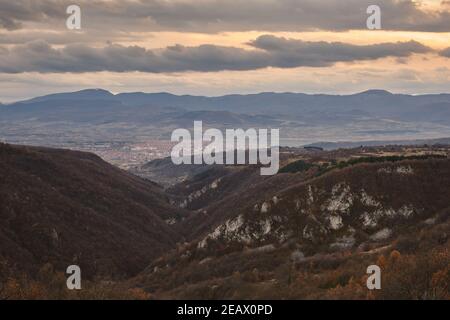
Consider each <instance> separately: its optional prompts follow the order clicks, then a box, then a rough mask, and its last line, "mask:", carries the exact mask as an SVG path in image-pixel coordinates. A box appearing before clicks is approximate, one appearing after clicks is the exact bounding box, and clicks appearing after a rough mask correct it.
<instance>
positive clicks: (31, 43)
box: [0, 0, 450, 102]
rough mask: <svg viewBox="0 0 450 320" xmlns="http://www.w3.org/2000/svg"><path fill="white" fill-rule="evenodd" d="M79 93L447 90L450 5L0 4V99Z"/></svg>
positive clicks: (189, 0)
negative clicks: (73, 22)
mask: <svg viewBox="0 0 450 320" xmlns="http://www.w3.org/2000/svg"><path fill="white" fill-rule="evenodd" d="M72 4H75V5H78V6H79V7H80V9H81V29H80V30H70V29H68V28H67V26H66V20H67V18H68V17H69V15H68V14H67V13H66V9H67V7H68V6H69V5H72ZM370 5H378V6H379V7H380V9H381V27H382V28H381V30H369V29H368V28H367V24H366V20H367V18H368V17H369V14H367V12H366V10H367V8H368V7H369V6H370ZM86 88H103V89H107V90H109V91H111V92H114V93H118V92H136V91H142V92H162V91H164V92H171V93H174V94H192V95H206V96H218V95H224V94H231V93H256V92H268V91H270V92H288V91H289V92H305V93H332V94H350V93H355V92H361V91H364V90H369V89H385V90H389V91H391V92H396V93H409V94H424V93H442V92H450V0H444V1H442V0H427V1H425V0H424V1H412V0H245V1H244V0H239V1H238V0H147V1H145V0H71V1H66V0H15V1H10V0H0V102H11V101H17V100H21V99H25V98H30V97H35V96H38V95H44V94H48V93H55V92H67V91H76V90H81V89H86Z"/></svg>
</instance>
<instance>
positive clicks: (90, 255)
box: [0, 144, 182, 278]
mask: <svg viewBox="0 0 450 320" xmlns="http://www.w3.org/2000/svg"><path fill="white" fill-rule="evenodd" d="M181 211H182V210H174V209H173V208H172V207H171V206H170V205H169V204H168V199H167V197H166V196H165V195H164V193H163V192H162V190H161V188H160V187H159V186H157V185H156V184H153V183H151V182H148V181H144V180H142V179H140V178H137V177H135V176H133V175H131V174H129V173H126V172H124V171H122V170H119V169H117V168H115V167H113V166H111V165H109V164H107V163H106V162H104V161H103V160H101V159H100V158H99V157H97V156H95V155H92V154H88V153H81V152H74V151H67V150H53V149H45V148H32V147H19V146H11V145H5V144H1V145H0V221H1V223H0V239H1V240H0V260H1V261H2V262H3V263H5V261H6V263H7V265H8V266H9V267H8V269H9V270H10V271H12V270H19V271H23V272H26V273H29V274H33V273H35V272H36V270H38V269H39V268H40V267H41V266H42V265H43V264H46V263H51V264H52V265H54V267H55V268H56V269H57V270H65V268H66V267H67V266H68V265H70V264H78V265H80V266H81V268H82V270H83V274H84V275H85V276H86V277H93V276H96V277H105V278H114V277H125V276H130V275H133V274H135V273H137V272H139V271H141V270H142V269H143V268H144V267H145V266H146V265H147V264H148V263H149V261H151V260H152V259H153V258H156V257H158V256H159V255H160V254H162V253H163V252H165V251H166V250H168V249H170V248H172V247H173V246H174V244H175V242H177V241H178V240H179V239H180V237H179V236H178V234H177V233H176V232H175V231H174V230H173V229H172V228H171V227H170V226H169V225H168V224H167V223H166V222H165V221H164V220H167V219H170V218H173V217H174V216H176V215H178V214H179V213H180V212H181ZM3 276H4V275H3Z"/></svg>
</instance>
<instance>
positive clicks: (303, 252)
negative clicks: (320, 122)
mask: <svg viewBox="0 0 450 320" xmlns="http://www.w3.org/2000/svg"><path fill="white" fill-rule="evenodd" d="M296 175H297V174H290V173H285V174H279V175H278V176H276V177H273V178H272V179H275V180H272V179H268V180H267V181H266V182H265V183H264V182H261V184H260V185H259V186H258V188H257V189H256V190H253V191H254V192H253V194H252V196H251V197H250V196H248V195H244V196H243V197H244V199H245V200H244V201H240V200H239V197H240V195H235V197H234V198H233V197H229V198H227V199H226V201H224V202H222V205H224V209H223V211H221V210H220V208H218V209H217V210H218V211H217V212H220V213H221V214H225V216H224V217H222V219H223V220H222V219H221V218H219V216H220V215H219V214H218V213H217V212H214V216H215V220H213V221H216V224H215V225H210V227H209V230H210V231H209V232H205V230H207V229H208V228H206V229H203V228H201V229H197V231H198V233H194V234H195V236H194V237H195V239H193V240H192V241H191V242H190V243H186V244H184V245H182V246H179V247H178V248H177V250H175V251H173V252H171V253H170V254H167V255H165V256H163V257H161V258H160V259H158V260H156V261H155V262H154V263H152V264H151V265H150V266H149V267H148V268H147V270H146V271H145V272H143V273H142V274H140V275H139V276H138V277H137V278H136V279H135V280H134V281H133V284H134V285H141V286H142V287H143V288H144V289H146V290H147V291H148V292H151V293H153V294H155V295H156V296H159V297H175V298H210V299H211V298H214V299H215V298H287V297H290V298H307V297H315V298H317V297H327V298H330V297H331V295H332V294H333V293H336V291H333V290H334V289H335V288H338V286H340V287H344V286H349V287H348V291H349V292H353V294H354V295H353V296H351V297H352V298H355V297H357V298H367V297H368V296H369V295H368V296H366V294H368V293H367V290H365V291H364V290H363V289H364V285H362V284H360V283H359V280H358V281H357V282H358V284H357V285H356V284H355V283H356V282H355V281H356V279H360V278H362V277H363V276H364V275H365V271H366V268H367V266H369V265H370V264H373V263H376V262H377V259H378V257H379V255H380V254H381V255H382V254H390V252H391V251H393V250H394V249H395V250H400V251H401V254H408V255H411V257H408V259H410V260H407V261H409V262H408V266H405V268H406V267H408V268H412V269H414V268H415V267H413V266H414V265H417V264H419V265H420V264H422V263H425V262H424V261H427V260H429V266H428V267H427V268H429V269H422V272H423V273H424V277H425V274H426V277H429V278H427V279H428V280H426V281H429V282H426V283H424V282H420V283H419V281H418V282H417V287H414V285H416V284H414V283H413V284H412V285H411V286H412V287H413V289H414V290H415V289H417V290H418V292H419V291H420V290H422V287H427V286H429V284H430V283H431V280H430V279H431V278H432V276H433V273H436V272H440V271H442V272H445V268H446V267H448V265H449V264H450V255H449V254H448V249H449V242H448V240H449V237H448V234H449V232H450V224H449V222H448V218H449V213H450V200H449V199H450V161H449V160H448V159H423V160H401V161H395V162H393V161H392V162H391V161H385V162H379V163H359V164H355V165H353V166H348V167H345V168H343V169H335V170H331V171H329V172H327V173H323V174H320V175H314V177H310V178H308V177H307V176H303V178H300V177H297V181H298V182H297V183H294V184H292V182H293V180H291V181H290V183H291V184H290V186H289V187H288V188H284V189H283V187H284V185H283V184H282V183H281V181H286V180H289V179H292V177H293V176H296ZM275 181H279V182H280V184H279V185H278V189H276V188H274V189H272V191H271V192H270V191H269V192H260V191H258V190H261V191H263V190H264V188H266V190H267V189H268V190H270V187H267V186H265V184H266V183H269V182H275ZM273 190H276V191H273ZM227 204H228V206H227ZM216 208H217V207H216ZM208 209H210V208H208ZM207 219H208V218H207V217H203V221H205V220H207ZM187 221H189V219H187ZM197 221H200V220H197ZM182 223H186V222H182ZM210 223H213V222H210ZM206 224H208V223H207V222H206ZM434 250H437V251H436V252H435V251H434ZM393 254H394V255H396V254H397V253H393ZM434 254H436V255H437V258H436V259H434V258H433V259H432V258H431V256H433V255H434ZM433 257H434V256H433ZM415 259H417V261H416V260H415ZM414 261H416V262H414ZM405 263H406V262H405ZM412 269H411V270H412ZM441 269H442V270H441ZM413 271H414V272H419V271H420V270H416V269H414V270H413ZM413 271H411V274H413V273H412V272H413ZM393 272H394V271H393ZM427 272H428V273H427ZM397 273H398V272H397ZM393 274H394V275H395V272H394V273H393ZM414 274H415V273H414ZM390 276H391V275H390ZM406 276H410V275H405V277H406ZM422 278H423V277H422ZM422 278H421V279H422ZM294 279H300V280H294ZM350 279H353V280H350ZM352 281H353V282H352ZM393 281H394V280H393ZM395 281H405V280H404V279H401V280H399V279H397V280H395ZM424 281H425V280H424ZM354 285H355V286H354ZM444 285H445V283H444ZM352 286H354V287H352ZM398 287H399V290H400V284H398ZM305 288H308V290H311V291H310V292H305ZM352 288H353V289H355V288H357V289H358V290H360V289H361V290H363V291H357V290H356V289H355V290H353V289H352ZM328 289H333V290H332V291H328ZM391 289H392V290H395V286H393V287H392V288H391ZM336 290H337V289H336ZM423 290H424V291H423V292H421V291H420V292H419V293H417V294H418V296H417V297H419V295H420V294H425V292H426V294H428V291H427V290H428V289H423ZM361 292H362V293H361ZM408 292H413V291H412V289H411V290H410V291H408ZM347 293H348V292H345V294H347ZM342 294H344V293H342ZM383 294H386V295H388V296H387V297H390V296H389V295H390V294H392V295H393V296H394V297H397V298H398V297H409V298H411V296H407V295H406V293H405V295H401V294H400V293H398V294H396V293H395V292H393V291H392V292H389V291H388V292H383ZM402 294H403V293H402ZM408 294H409V293H408ZM443 294H444V296H445V294H447V293H445V292H444V293H443ZM411 295H412V293H411Z"/></svg>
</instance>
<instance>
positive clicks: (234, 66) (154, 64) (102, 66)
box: [0, 35, 432, 73]
mask: <svg viewBox="0 0 450 320" xmlns="http://www.w3.org/2000/svg"><path fill="white" fill-rule="evenodd" d="M250 46H252V47H253V49H251V50H247V49H242V48H236V47H225V46H217V45H200V46H196V47H186V46H182V45H176V46H170V47H167V48H163V49H157V50H149V49H146V48H143V47H139V46H123V45H117V44H109V45H107V46H105V47H101V48H98V47H90V46H87V45H85V44H70V45H67V46H64V47H62V48H59V47H53V46H51V45H50V44H48V43H47V42H45V41H42V40H37V41H33V42H29V43H26V44H23V45H16V46H13V47H12V48H8V47H3V48H2V47H0V51H1V54H0V72H3V73H23V72H39V73H51V72H72V73H81V72H100V71H111V72H133V71H140V72H147V73H173V72H186V71H199V72H214V71H224V70H257V69H263V68H268V67H276V68H296V67H326V66H331V65H333V64H335V63H337V62H354V61H362V60H376V59H380V58H386V57H397V58H399V57H408V56H410V55H412V54H414V53H417V54H421V53H427V52H430V51H432V49H430V48H429V47H426V46H424V45H422V44H420V43H419V42H416V41H409V42H396V43H380V44H374V45H362V46H359V45H353V44H347V43H342V42H305V41H302V40H296V39H287V38H281V37H275V36H270V35H265V36H261V37H259V38H257V39H256V40H254V41H252V42H251V43H250Z"/></svg>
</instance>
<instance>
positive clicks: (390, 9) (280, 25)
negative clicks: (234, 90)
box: [0, 0, 450, 33]
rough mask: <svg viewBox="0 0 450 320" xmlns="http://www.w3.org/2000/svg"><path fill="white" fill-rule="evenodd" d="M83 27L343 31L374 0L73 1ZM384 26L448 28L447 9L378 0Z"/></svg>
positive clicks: (1, 18) (28, 5)
mask: <svg viewBox="0 0 450 320" xmlns="http://www.w3.org/2000/svg"><path fill="white" fill-rule="evenodd" d="M72 2H73V1H68V0H15V1H7V2H6V1H2V3H1V4H0V12H1V13H0V26H3V27H4V28H7V29H15V28H19V27H21V26H22V27H23V26H25V24H26V23H27V22H39V23H42V24H47V25H48V26H50V25H55V19H59V20H61V23H59V25H60V27H61V28H63V25H64V24H63V23H62V21H63V20H62V19H64V17H65V7H67V5H69V4H72ZM77 4H78V5H80V6H81V8H82V12H83V25H84V26H85V27H86V28H88V29H91V30H94V29H95V30H98V29H103V30H109V31H110V32H111V33H114V32H119V31H127V32H131V31H143V30H146V31H179V32H224V31H250V30H258V31H271V32H272V31H273V32H276V31H305V30H331V31H345V30H351V29H366V19H367V14H366V9H367V7H368V6H369V5H372V4H373V0H346V1H341V0H302V1H298V0H246V1H241V0H146V1H142V0H141V1H136V0H108V1H106V0H78V1H77ZM377 4H378V5H379V6H380V7H381V10H382V18H383V29H385V30H404V31H405V30H407V31H426V32H450V11H449V7H448V6H447V5H446V1H444V2H443V3H442V4H441V6H440V9H435V10H434V11H429V10H426V9H425V7H424V6H421V5H420V4H419V3H418V2H417V1H413V0H402V1H398V0H378V1H377Z"/></svg>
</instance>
